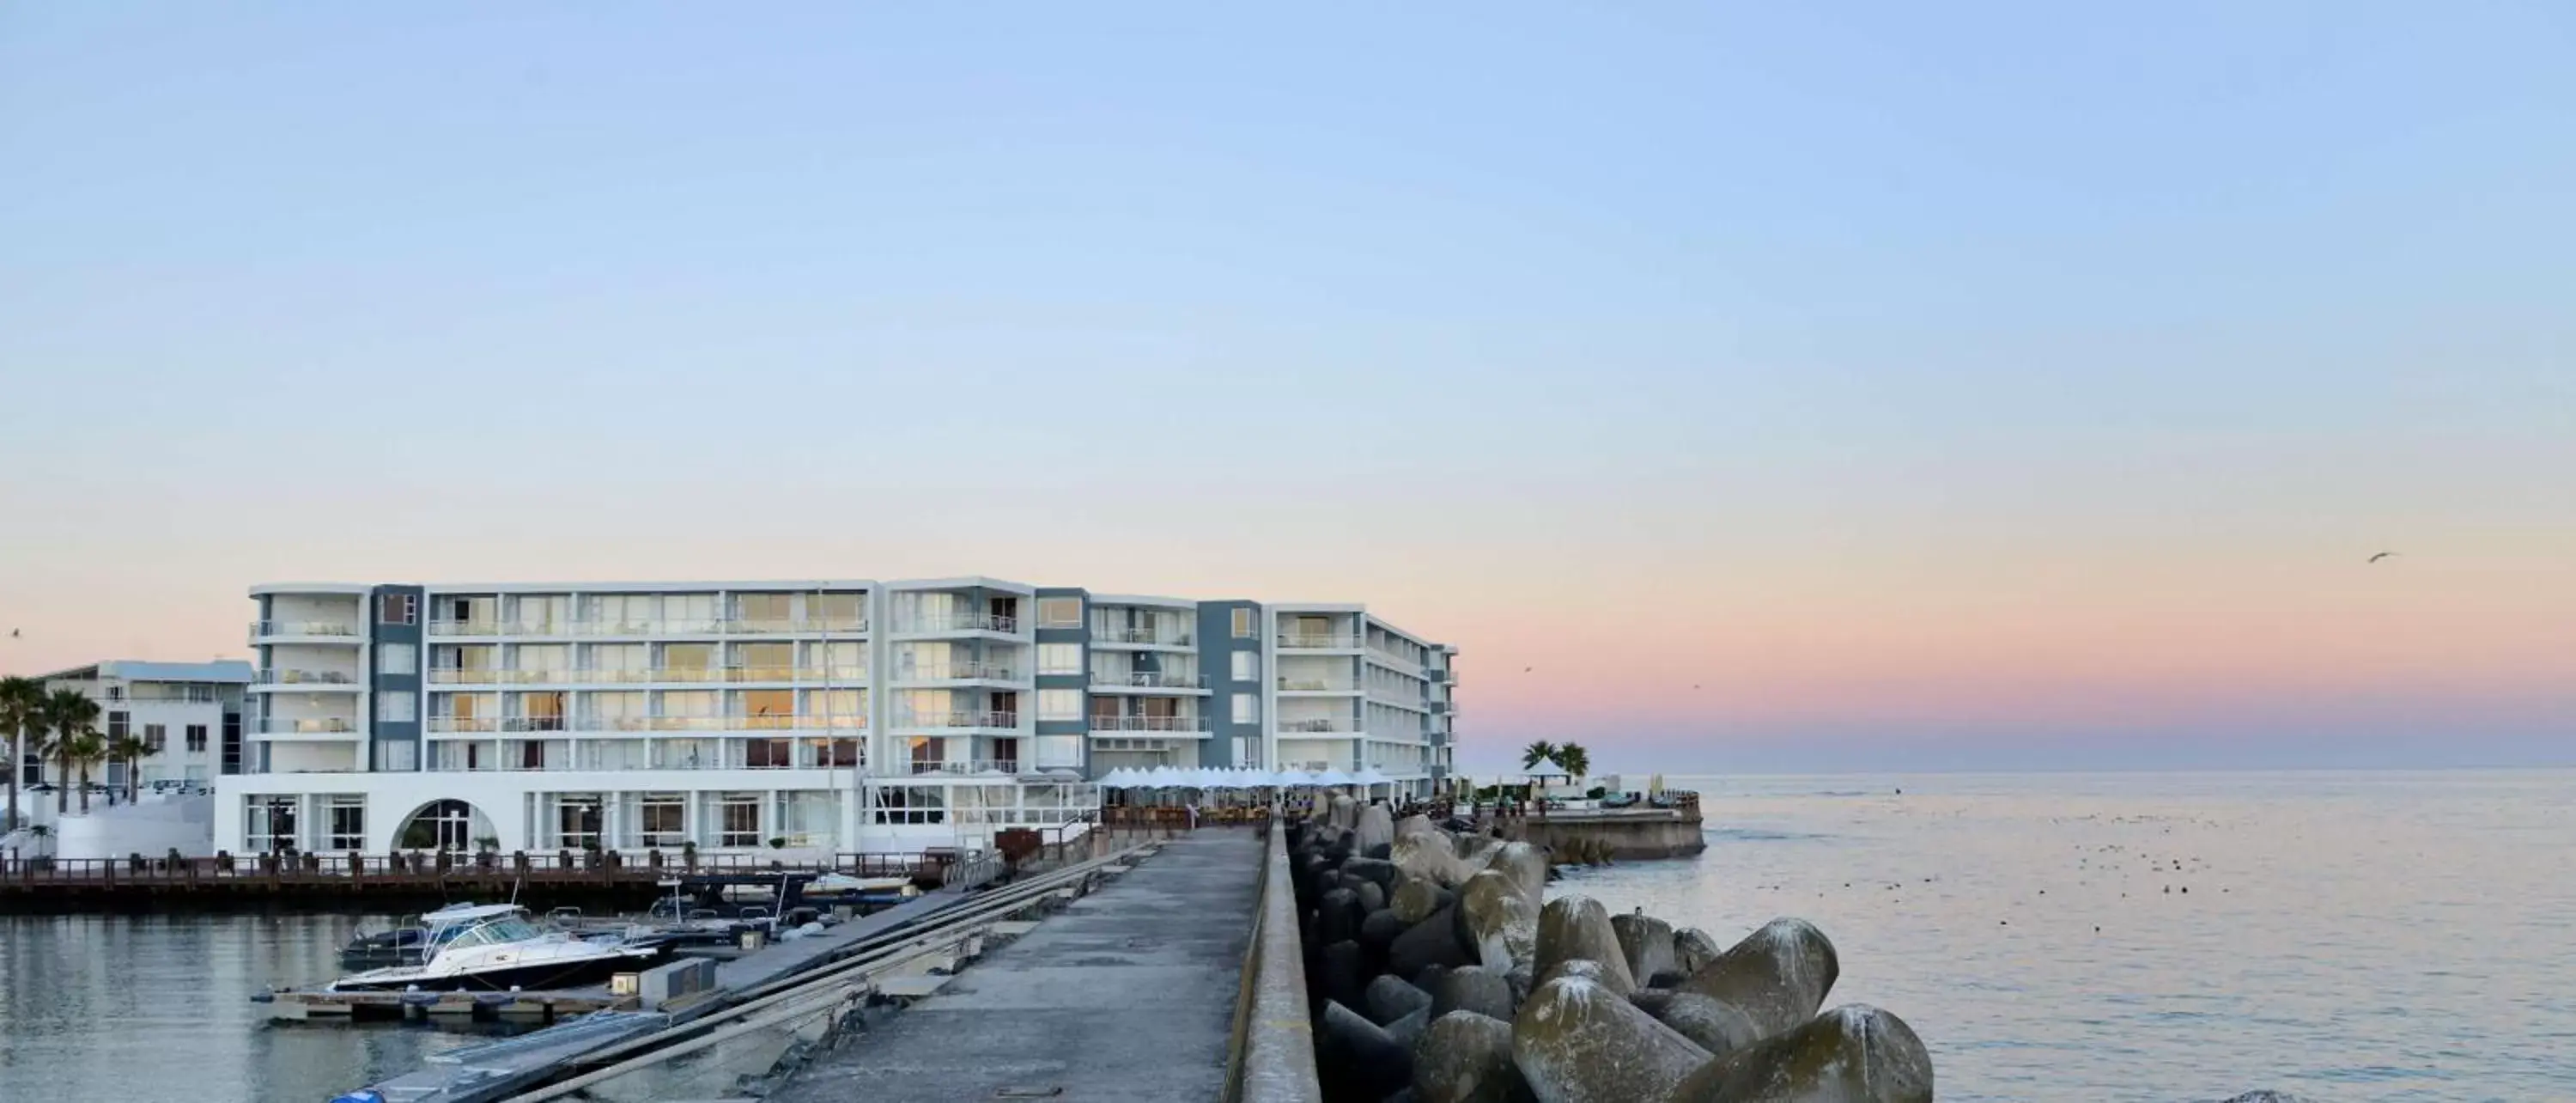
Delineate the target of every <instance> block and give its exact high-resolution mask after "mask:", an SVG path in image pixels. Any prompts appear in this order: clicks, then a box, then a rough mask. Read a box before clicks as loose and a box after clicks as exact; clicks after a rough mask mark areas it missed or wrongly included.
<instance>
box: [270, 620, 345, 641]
mask: <svg viewBox="0 0 2576 1103" xmlns="http://www.w3.org/2000/svg"><path fill="white" fill-rule="evenodd" d="M250 634H251V638H252V639H257V638H259V637H261V636H357V635H360V634H361V633H360V632H359V631H358V626H357V625H354V624H351V623H349V622H347V621H336V620H255V621H252V622H251V623H250Z"/></svg>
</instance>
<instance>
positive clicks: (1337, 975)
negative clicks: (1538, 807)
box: [1288, 801, 1932, 1103]
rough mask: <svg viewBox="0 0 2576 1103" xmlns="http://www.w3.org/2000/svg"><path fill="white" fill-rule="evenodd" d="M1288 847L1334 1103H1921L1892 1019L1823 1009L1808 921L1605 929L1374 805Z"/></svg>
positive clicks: (1477, 848) (1909, 1047) (1589, 913)
mask: <svg viewBox="0 0 2576 1103" xmlns="http://www.w3.org/2000/svg"><path fill="white" fill-rule="evenodd" d="M1288 831H1289V834H1288V845H1289V868H1290V869H1292V870H1294V871H1295V877H1294V880H1295V887H1296V894H1297V907H1298V914H1299V919H1300V922H1299V929H1300V933H1301V935H1302V939H1303V945H1304V952H1305V956H1306V980H1307V985H1308V988H1309V992H1308V995H1309V999H1310V1002H1311V1004H1312V1006H1313V1008H1314V1012H1315V1019H1316V1021H1315V1039H1316V1043H1315V1044H1316V1050H1317V1067H1318V1070H1319V1071H1320V1072H1321V1074H1322V1076H1323V1081H1324V1084H1323V1086H1324V1098H1325V1100H1326V1101H1327V1103H1345V1101H1348V1103H1381V1101H1384V1100H1412V1101H1414V1103H1465V1101H1470V1100H1473V1101H1479V1103H1591V1101H1604V1103H1607V1101H1619V1103H1631V1101H1635V1103H1931V1100H1932V1059H1931V1056H1930V1055H1929V1054H1928V1053H1927V1052H1926V1051H1925V1049H1924V1046H1923V1041H1922V1039H1920V1038H1918V1037H1916V1036H1915V1033H1914V1031H1913V1029H1912V1028H1911V1027H1909V1026H1907V1025H1906V1024H1905V1022H1904V1020H1902V1019H1899V1018H1897V1017H1896V1016H1895V1015H1892V1014H1889V1013H1888V1012H1886V1011H1882V1010H1879V1009H1877V1008H1874V1007H1866V1006H1861V1005H1849V1006H1843V1007H1835V1008H1830V1009H1828V1008H1827V1006H1826V999H1827V997H1828V996H1829V995H1830V994H1831V993H1832V990H1833V986H1834V981H1835V980H1836V979H1838V978H1839V977H1840V975H1841V972H1842V962H1841V958H1840V956H1839V955H1838V954H1837V952H1836V951H1835V949H1834V945H1833V943H1832V941H1831V940H1829V939H1827V938H1826V937H1825V934H1824V932H1823V931H1820V930H1817V929H1816V928H1815V926H1814V925H1812V924H1809V923H1807V922H1806V921H1804V920H1799V919H1778V920H1774V921H1772V922H1771V923H1769V924H1766V925H1764V926H1763V927H1762V929H1760V930H1757V931H1755V932H1753V933H1752V934H1751V935H1748V936H1746V937H1745V938H1743V939H1742V940H1740V941H1737V942H1735V943H1734V944H1732V945H1728V944H1725V943H1722V942H1720V941H1719V940H1717V939H1715V938H1713V937H1711V936H1710V935H1709V934H1708V933H1707V932H1705V931H1702V930H1700V929H1699V928H1696V927H1676V926H1675V925H1674V924H1673V923H1672V922H1669V921H1667V920H1666V919H1664V918H1659V917H1655V916H1648V915H1644V914H1629V915H1612V914H1609V912H1608V910H1607V909H1605V908H1603V907H1602V906H1601V904H1600V902H1599V901H1596V900H1593V899H1591V898H1589V897H1585V896H1582V895H1579V894H1572V893H1567V894H1559V895H1557V896H1555V897H1553V898H1550V897H1549V896H1548V894H1547V875H1548V871H1549V868H1550V867H1551V865H1552V864H1554V863H1555V862H1556V860H1557V857H1558V856H1556V855H1552V854H1550V853H1549V852H1548V851H1547V850H1545V849H1542V848H1541V847H1538V846H1535V845H1532V844H1531V843H1529V842H1525V841H1497V840H1495V839H1492V838H1489V837H1486V836H1480V835H1475V834H1470V833H1458V832H1451V831H1449V830H1447V829H1444V828H1442V827H1441V826H1439V825H1436V824H1433V823H1431V822H1429V821H1427V820H1424V819H1422V818H1421V817H1410V818H1407V819H1403V820H1390V819H1389V818H1388V816H1387V813H1386V812H1385V810H1384V809H1382V808H1378V807H1374V806H1366V807H1353V806H1351V805H1350V804H1348V803H1345V802H1343V801H1336V802H1334V803H1333V804H1332V805H1331V806H1329V807H1328V810H1327V811H1326V812H1325V813H1324V814H1322V815H1319V816H1317V817H1315V818H1313V819H1310V820H1307V821H1305V822H1302V823H1297V824H1293V825H1291V826H1290V827H1289V829H1288ZM1685 918H1686V917H1685Z"/></svg>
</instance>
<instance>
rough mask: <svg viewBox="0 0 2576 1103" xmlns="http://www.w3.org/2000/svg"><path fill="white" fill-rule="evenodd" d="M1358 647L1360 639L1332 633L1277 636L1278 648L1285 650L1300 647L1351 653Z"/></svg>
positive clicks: (1297, 633)
mask: <svg viewBox="0 0 2576 1103" xmlns="http://www.w3.org/2000/svg"><path fill="white" fill-rule="evenodd" d="M1359 645H1360V638H1359V637H1358V636H1348V635H1342V634H1339V633H1334V632H1283V633H1280V635H1279V646H1281V647H1286V648H1301V647H1302V648H1311V649H1319V650H1328V651H1351V650H1356V649H1357V648H1358V647H1359Z"/></svg>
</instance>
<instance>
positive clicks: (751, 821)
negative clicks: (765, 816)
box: [716, 793, 760, 846]
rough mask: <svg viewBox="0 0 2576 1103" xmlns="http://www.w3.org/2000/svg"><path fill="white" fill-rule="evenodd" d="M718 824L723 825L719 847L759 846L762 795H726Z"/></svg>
mask: <svg viewBox="0 0 2576 1103" xmlns="http://www.w3.org/2000/svg"><path fill="white" fill-rule="evenodd" d="M717 822H718V823H720V824H722V825H723V830H722V833H721V834H720V835H718V836H717V837H716V845H717V846H759V845H760V794H758V793H727V794H725V795H724V804H723V806H722V807H721V808H720V809H719V818H718V820H717Z"/></svg>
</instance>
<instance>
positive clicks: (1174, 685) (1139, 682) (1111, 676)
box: [1091, 670, 1207, 689]
mask: <svg viewBox="0 0 2576 1103" xmlns="http://www.w3.org/2000/svg"><path fill="white" fill-rule="evenodd" d="M1091 684H1092V685H1095V686H1099V687H1102V688H1104V689H1206V688H1207V679H1205V678H1202V677H1200V676H1198V675H1196V674H1172V673H1167V672H1164V671H1160V670H1131V671H1128V672H1126V673H1124V674H1120V673H1117V672H1114V671H1113V672H1108V673H1103V672H1101V671H1097V670H1095V671H1092V672H1091Z"/></svg>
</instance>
